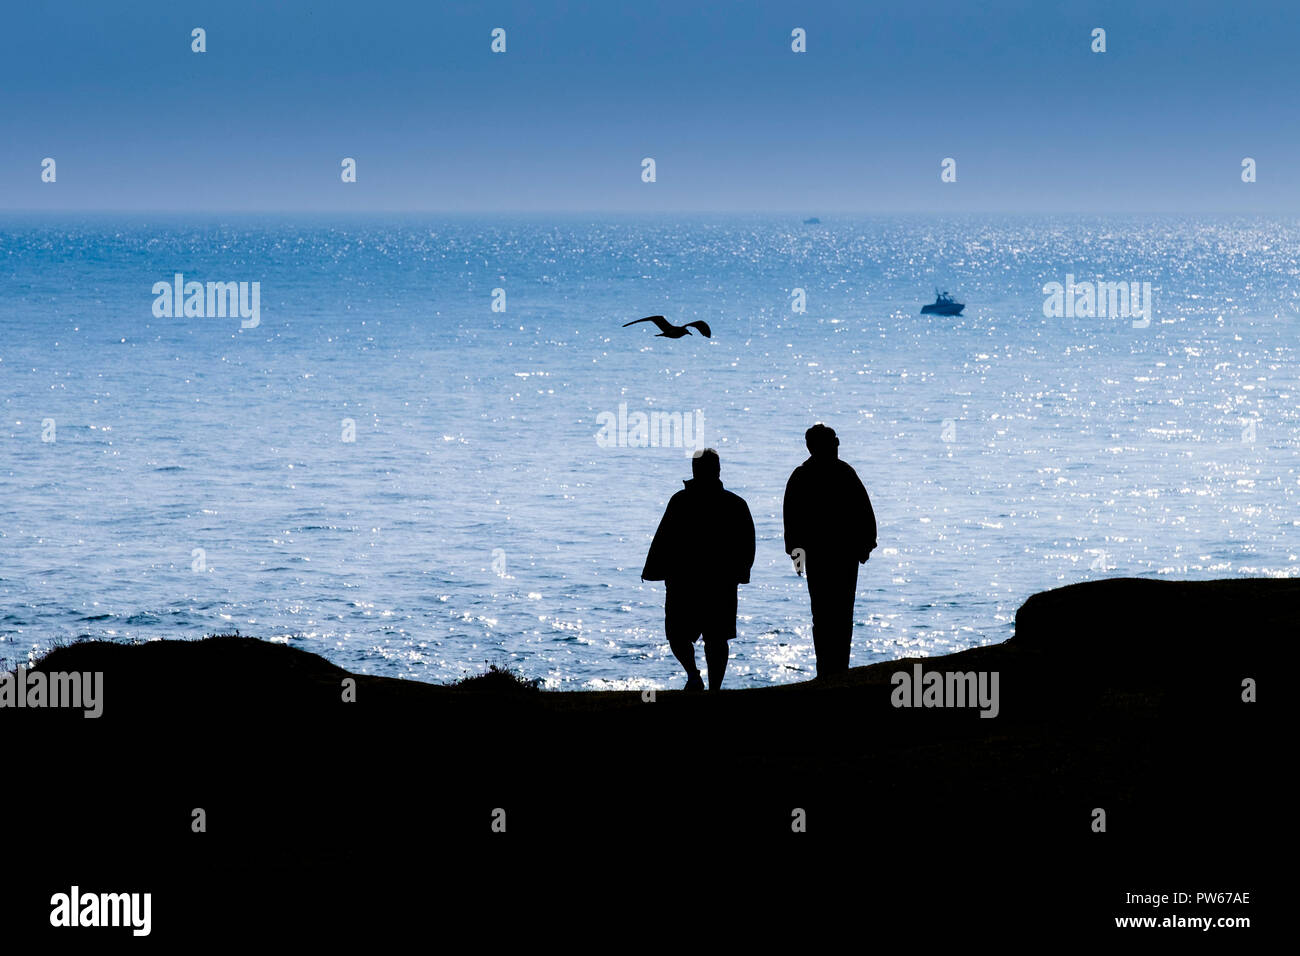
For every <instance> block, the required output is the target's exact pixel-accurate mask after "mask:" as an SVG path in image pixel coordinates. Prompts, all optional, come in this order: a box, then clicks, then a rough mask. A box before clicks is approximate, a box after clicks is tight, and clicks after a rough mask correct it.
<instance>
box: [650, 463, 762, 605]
mask: <svg viewBox="0 0 1300 956" xmlns="http://www.w3.org/2000/svg"><path fill="white" fill-rule="evenodd" d="M683 484H684V485H685V487H684V488H683V489H682V490H681V491H679V492H677V494H675V495H673V496H672V497H671V498H670V499H668V507H667V508H666V509H664V516H663V519H662V520H661V521H660V522H659V529H658V530H657V531H655V536H654V540H653V541H652V542H651V543H650V553H649V554H648V555H646V559H645V567H644V568H643V569H642V571H641V578H642V580H645V581H664V582H666V583H667V585H668V586H669V587H672V586H674V585H675V584H681V585H690V586H705V587H707V586H730V587H734V586H735V585H737V584H748V583H749V571H750V568H752V567H753V566H754V519H753V518H752V517H751V516H750V513H749V505H747V504H745V499H744V498H742V497H740V495H737V494H733V493H732V492H730V491H727V490H726V489H725V488H723V487H722V481H721V480H720V479H718V478H691V479H688V480H687V481H685V482H683Z"/></svg>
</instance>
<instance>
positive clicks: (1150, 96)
mask: <svg viewBox="0 0 1300 956" xmlns="http://www.w3.org/2000/svg"><path fill="white" fill-rule="evenodd" d="M1298 10H1300V8H1296V7H1295V6H1294V5H1292V4H1290V3H1286V4H1284V3H1282V2H1274V3H1253V2H1227V0H1222V2H1218V3H1212V4H1211V3H1204V2H1195V0H1190V2H1189V0H1178V2H1168V3H1166V2H1146V0H1143V2H1140V3H1139V2H1135V0H1125V2H1091V3H1059V4H1058V3H1051V2H1047V0H1038V2H1023V3H1011V2H1003V3H999V2H994V3H988V4H986V3H975V2H942V0H930V2H925V3H890V4H882V3H872V2H866V0H855V2H844V3H826V2H815V0H814V2H808V0H799V2H790V3H772V2H761V0H748V2H740V0H729V2H714V3H705V2H703V0H695V2H681V3H679V2H664V0H647V2H641V3H633V2H618V3H614V2H603V3H600V2H591V3H567V2H558V0H528V2H496V3H492V2H488V3H468V2H467V3H440V2H437V0H418V2H386V0H362V2H355V3H352V2H348V3H342V2H324V3H302V4H298V3H292V2H268V0H251V2H244V0H213V2H206V3H184V2H177V0H163V2H154V0H131V2H122V3H109V2H104V0H92V2H70V0H58V2H43V3H42V2H34V3H6V4H4V5H3V8H2V12H0V91H2V92H3V95H2V96H0V209H10V210H13V209H30V210H44V209H141V210H164V209H166V210H170V209H179V210H216V211H223V210H275V209H282V210H295V211H298V210H322V211H329V210H357V211H360V210H366V209H375V210H405V209H410V210H448V211H475V210H496V211H513V210H519V211H526V210H575V211H611V212H612V211H661V210H662V211H674V212H677V211H690V210H698V211H715V210H716V211H723V210H735V211H754V212H763V211H768V210H772V211H778V210H779V211H798V212H804V213H807V214H808V215H830V214H835V213H840V212H902V211H934V212H942V211H1006V212H1017V211H1028V212H1035V211H1064V212H1106V213H1113V212H1147V211H1189V212H1200V211H1212V212H1232V211H1240V212H1277V213H1287V214H1292V213H1296V212H1300V188H1298V187H1297V179H1298V178H1300V125H1298V124H1297V122H1296V109H1297V103H1298V99H1297V92H1298V91H1300V81H1297V79H1296V73H1297V70H1296V54H1295V50H1296V40H1297V37H1300V30H1298V29H1297V27H1298V26H1300V12H1297V11H1298ZM194 27H203V28H205V29H206V31H207V52H206V53H202V54H198V53H193V52H191V50H190V44H191V38H190V31H191V29H192V28H194ZM494 27H502V28H504V29H505V30H506V31H507V32H506V43H507V49H506V52H505V53H503V54H494V53H492V52H491V50H490V44H491V31H492V29H493V28H494ZM795 27H802V28H803V29H805V30H806V31H807V47H808V50H807V52H806V53H802V54H796V53H794V52H792V51H791V36H790V34H791V30H792V29H794V28H795ZM1094 27H1103V28H1105V30H1106V44H1107V51H1106V52H1105V53H1093V52H1092V51H1091V43H1092V38H1091V32H1092V30H1093V28H1094ZM47 156H49V157H53V158H54V159H55V160H56V162H57V175H58V181H57V182H56V183H54V184H46V183H42V182H41V181H40V172H41V165H40V164H41V160H42V159H43V158H44V157H47ZM647 156H648V157H653V158H654V159H655V161H656V164H657V177H658V181H657V182H655V183H653V184H647V183H643V182H642V181H641V161H642V159H643V158H644V157H647ZM1247 156H1249V157H1252V158H1254V159H1255V160H1256V161H1257V164H1258V181H1257V182H1255V183H1253V184H1249V185H1247V184H1244V183H1243V182H1242V181H1241V162H1242V159H1243V158H1244V157H1247ZM344 157H354V158H355V159H356V160H357V164H358V181H357V182H356V183H354V184H344V183H342V182H341V181H340V176H339V173H340V165H339V164H340V161H341V160H342V159H343V158H344ZM944 157H953V158H954V159H956V161H957V182H956V183H942V182H941V181H940V178H939V173H940V161H941V160H942V159H943V158H944Z"/></svg>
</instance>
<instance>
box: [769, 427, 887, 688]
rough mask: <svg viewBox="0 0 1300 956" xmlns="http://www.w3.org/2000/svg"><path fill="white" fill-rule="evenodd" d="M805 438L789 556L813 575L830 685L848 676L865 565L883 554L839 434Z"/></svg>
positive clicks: (817, 431)
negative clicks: (843, 458) (876, 553)
mask: <svg viewBox="0 0 1300 956" xmlns="http://www.w3.org/2000/svg"><path fill="white" fill-rule="evenodd" d="M803 437H804V441H805V442H806V443H807V445H808V451H809V453H810V457H809V458H808V460H807V461H805V462H804V463H803V464H802V465H800V466H799V467H798V468H796V469H795V470H794V474H792V475H791V476H790V481H789V482H788V483H787V484H786V486H785V550H786V553H787V554H789V555H790V556H791V557H792V558H794V559H795V570H796V571H799V572H800V573H803V571H807V573H808V597H809V598H810V599H811V600H812V619H813V647H814V648H815V649H816V651H817V676H818V677H824V676H826V675H828V674H836V673H839V672H841V671H846V670H848V669H849V648H850V646H851V645H852V642H853V598H854V595H855V594H856V593H857V590H858V565H859V564H864V563H865V562H866V560H867V558H868V557H869V556H870V555H871V552H872V550H873V549H874V548H875V547H876V514H875V512H874V511H872V510H871V499H870V498H869V497H867V489H866V488H864V487H863V486H862V481H861V480H860V479H859V478H858V473H857V472H856V471H854V470H853V468H852V466H850V465H849V464H848V463H847V462H843V461H840V451H839V449H840V440H839V439H838V438H837V437H835V431H834V429H831V428H827V427H826V426H825V425H822V424H820V423H818V424H816V425H814V426H813V427H812V428H810V429H808V431H807V432H805V433H804V436H803ZM796 550H800V551H801V552H802V554H801V555H797V554H795V551H796ZM801 557H802V567H801V561H800V558H801Z"/></svg>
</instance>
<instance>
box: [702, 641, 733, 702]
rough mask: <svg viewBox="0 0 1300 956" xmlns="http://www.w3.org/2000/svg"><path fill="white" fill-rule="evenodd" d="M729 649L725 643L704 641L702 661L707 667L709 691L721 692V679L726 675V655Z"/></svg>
mask: <svg viewBox="0 0 1300 956" xmlns="http://www.w3.org/2000/svg"><path fill="white" fill-rule="evenodd" d="M729 653H730V648H729V647H728V646H727V642H726V641H706V642H705V643H704V660H705V661H706V662H707V663H708V665H709V690H721V689H722V678H723V675H725V674H726V673H727V655H728V654H729Z"/></svg>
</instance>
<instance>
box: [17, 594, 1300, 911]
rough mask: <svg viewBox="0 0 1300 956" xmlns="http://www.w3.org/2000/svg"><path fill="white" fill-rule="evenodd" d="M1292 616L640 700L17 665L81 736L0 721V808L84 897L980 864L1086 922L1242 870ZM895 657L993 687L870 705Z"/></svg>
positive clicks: (1235, 609) (184, 646) (103, 653)
mask: <svg viewBox="0 0 1300 956" xmlns="http://www.w3.org/2000/svg"><path fill="white" fill-rule="evenodd" d="M1297 622H1300V581H1294V580H1258V579H1249V580H1226V581H1211V582H1196V583H1185V582H1167V581H1149V580H1136V579H1115V580H1108V581H1099V582H1092V583H1087V584H1080V585H1074V586H1070V587H1065V588H1061V589H1058V590H1054V591H1049V592H1046V593H1042V594H1037V595H1035V596H1033V597H1032V598H1030V599H1029V600H1028V601H1027V602H1026V603H1025V604H1024V606H1023V607H1022V608H1021V609H1020V611H1019V613H1018V614H1017V618H1016V632H1015V636H1014V637H1013V638H1012V639H1011V640H1009V641H1007V642H1006V643H1004V644H999V645H994V646H989V647H983V648H977V649H974V650H970V651H965V652H962V653H959V654H953V655H950V656H946V657H939V658H927V659H920V660H919V661H912V660H906V661H894V662H889V663H883V664H876V665H873V666H870V667H860V668H855V669H853V670H852V671H851V672H850V673H848V674H847V675H844V676H843V677H842V678H839V679H836V680H832V681H813V682H809V683H806V684H798V685H791V686H782V687H773V688H764V689H745V690H734V691H724V692H722V693H720V694H704V695H688V694H685V693H683V692H680V691H660V692H658V693H657V694H655V695H654V699H653V700H646V699H645V698H644V697H643V695H642V694H640V693H558V692H546V691H536V690H532V689H529V688H527V687H523V686H520V685H519V684H517V683H515V682H513V681H510V680H493V679H490V678H489V679H480V680H475V681H470V682H468V683H466V684H463V685H460V686H433V685H427V684H420V683H415V682H409V681H401V680H393V679H388V678H379V677H367V676H364V675H356V674H349V673H348V672H346V671H344V670H342V669H341V668H338V667H336V666H334V665H332V664H330V663H329V662H327V661H325V660H323V659H321V658H319V657H316V656H314V655H311V654H308V653H305V652H302V651H299V650H296V649H294V648H291V647H288V646H284V645H280V644H270V643H266V642H263V641H259V640H255V639H250V638H242V637H218V638H210V639H208V640H204V641H175V642H170V641H168V642H154V643H150V644H144V645H135V646H128V645H120V644H111V643H101V642H88V643H79V644H74V645H71V646H68V647H63V648H59V649H57V650H55V651H53V652H51V653H50V654H49V655H48V656H47V657H46V658H45V659H44V660H43V661H41V662H40V665H39V667H40V668H42V669H44V670H47V671H49V672H57V671H64V672H69V671H82V672H85V671H100V672H103V674H104V675H105V676H104V691H103V694H104V713H103V716H102V717H100V718H99V719H96V720H87V719H83V718H82V717H80V715H79V714H71V713H62V712H50V711H44V712H37V711H21V712H20V711H8V712H0V722H2V723H3V725H4V727H5V730H6V740H7V741H8V742H9V745H10V749H11V755H12V756H11V759H12V760H13V761H14V762H13V763H12V766H14V768H15V769H16V770H18V771H19V773H20V776H15V777H11V778H10V780H11V781H16V780H19V779H21V780H22V781H23V784H22V787H21V789H20V790H18V789H15V787H14V784H13V783H12V782H11V783H9V784H7V788H8V789H7V792H6V794H5V796H6V799H7V800H8V801H10V802H11V803H12V802H13V801H19V803H16V804H13V805H12V806H11V807H10V809H11V810H12V809H18V810H19V812H24V811H23V808H26V809H25V812H26V813H28V814H30V815H31V816H32V818H33V819H34V820H35V821H36V822H35V824H34V825H35V827H36V828H37V832H38V833H40V834H42V835H43V837H44V838H45V839H47V840H48V843H49V845H50V846H52V847H56V846H57V847H62V848H64V849H63V850H62V851H61V852H63V853H65V854H67V855H68V858H69V859H75V860H79V861H81V863H80V864H79V865H80V867H81V868H80V870H79V871H78V872H82V873H86V874H92V873H95V872H110V873H111V872H113V867H114V866H116V867H118V868H119V870H122V871H126V870H131V868H132V867H135V868H138V869H140V871H141V872H142V873H148V872H153V871H152V870H150V867H161V868H164V869H167V868H171V869H170V870H169V871H174V872H178V873H180V872H189V871H192V870H193V869H194V868H196V867H197V868H199V869H202V870H204V872H206V873H208V874H209V876H210V875H211V874H213V873H221V874H235V875H237V876H238V878H242V879H253V878H255V877H258V876H259V875H260V877H262V878H265V877H266V874H268V873H278V872H284V873H288V872H291V871H293V872H296V869H295V868H301V867H302V866H303V865H304V864H307V865H309V866H310V867H311V868H319V869H320V870H321V872H335V871H337V872H346V873H351V874H353V875H354V876H355V874H357V873H359V872H360V873H369V874H373V877H374V879H376V880H380V881H382V880H383V879H385V878H386V877H388V878H391V877H393V874H394V873H395V872H397V871H396V870H395V869H394V868H393V861H394V860H395V859H400V860H401V861H402V867H403V868H404V867H406V866H411V867H414V869H415V870H416V871H417V872H419V873H424V874H425V878H427V879H428V880H431V881H434V882H435V883H436V885H437V886H438V887H439V890H438V892H439V893H441V894H442V898H443V899H456V898H460V896H461V895H468V896H469V897H475V894H476V892H477V891H476V890H474V889H472V888H471V887H472V886H473V885H474V884H475V881H482V880H485V879H486V880H489V882H494V881H495V882H494V885H498V886H500V887H502V888H504V887H505V886H506V885H508V884H509V883H510V881H512V880H515V879H519V878H522V877H521V874H525V873H526V874H530V875H529V876H528V879H529V880H533V879H535V878H536V879H542V880H543V882H545V880H544V878H542V877H540V876H538V874H541V873H545V872H549V869H550V866H551V865H552V864H555V863H557V862H558V861H561V860H569V861H572V860H575V859H582V860H586V861H588V862H587V864H585V866H586V872H587V878H588V879H589V880H591V881H594V882H595V883H596V884H600V883H602V882H603V881H604V880H606V879H608V878H613V876H614V875H615V874H617V873H619V872H623V873H624V876H627V873H628V871H635V870H636V869H637V868H638V867H640V868H642V869H644V868H645V867H647V866H650V865H651V861H654V865H663V866H666V867H667V868H668V870H669V871H670V872H673V873H678V872H679V869H680V873H681V874H683V875H689V874H690V873H691V872H692V870H693V868H694V867H697V866H704V867H706V868H707V867H708V866H710V865H713V864H714V863H716V862H717V861H718V860H721V859H727V860H731V861H732V862H735V861H738V860H752V861H760V860H767V861H768V862H771V861H773V860H783V861H785V862H783V863H782V864H781V868H782V869H784V868H785V867H786V866H789V867H791V868H793V870H792V872H795V871H799V870H800V868H808V867H812V868H814V869H817V870H818V871H819V872H820V868H821V866H822V864H821V863H819V862H817V861H818V860H821V859H822V858H823V857H822V856H819V855H818V854H823V855H824V854H831V855H833V856H836V857H840V856H843V859H841V860H840V862H841V863H843V864H844V865H847V866H850V867H851V866H856V865H860V866H862V867H864V868H866V869H865V870H864V871H863V874H862V879H864V880H865V879H868V878H871V879H876V878H880V877H882V876H887V875H888V873H891V872H892V873H896V874H897V875H898V876H899V878H900V879H903V874H905V873H913V874H916V873H930V874H931V876H932V878H933V879H934V880H938V881H939V882H938V883H937V884H934V885H930V884H926V887H924V889H925V892H927V893H931V894H932V893H934V892H940V893H941V894H942V892H943V891H942V890H941V889H939V890H936V888H935V887H936V886H937V887H940V888H941V887H942V886H943V885H946V884H944V883H943V881H944V880H948V881H950V882H951V881H956V884H954V885H960V886H979V885H985V887H986V888H987V881H988V880H989V879H993V878H994V877H993V874H996V873H1003V874H1005V872H1007V868H1010V869H1011V871H1013V872H1015V873H1017V874H1018V877H1019V879H1020V883H1014V884H1008V885H1009V886H1012V885H1014V886H1019V887H1020V889H1019V890H1018V892H1023V893H1027V894H1043V895H1044V896H1050V895H1051V894H1050V893H1049V892H1048V889H1049V887H1048V885H1046V884H1044V882H1043V880H1046V879H1048V877H1046V876H1044V877H1043V878H1042V879H1041V880H1040V879H1038V878H1037V877H1036V876H1035V875H1034V874H1035V873H1036V872H1038V871H1037V870H1036V869H1035V868H1036V867H1041V868H1042V870H1041V872H1042V873H1044V874H1051V873H1058V874H1064V875H1059V876H1057V877H1054V878H1055V879H1059V880H1061V881H1062V882H1061V884H1060V885H1061V887H1062V892H1063V894H1065V896H1066V897H1067V898H1068V899H1074V900H1076V901H1077V900H1079V899H1081V896H1080V894H1082V895H1083V896H1086V895H1087V894H1088V893H1090V892H1091V893H1094V894H1096V895H1097V896H1098V897H1099V899H1098V900H1097V901H1095V902H1096V905H1098V906H1103V907H1104V906H1105V905H1108V903H1109V899H1110V896H1111V895H1113V894H1114V893H1117V892H1119V890H1118V889H1116V888H1115V887H1114V886H1112V885H1111V884H1109V883H1106V882H1105V880H1104V879H1103V880H1102V881H1101V882H1097V881H1095V880H1094V881H1092V882H1088V881H1083V882H1081V883H1079V885H1078V886H1075V885H1074V884H1073V883H1072V882H1069V881H1071V880H1073V881H1075V882H1078V881H1080V880H1082V879H1083V877H1082V874H1086V873H1107V872H1109V873H1111V874H1112V876H1113V877H1114V880H1118V881H1120V882H1123V883H1124V885H1127V882H1133V883H1134V884H1135V885H1145V884H1146V883H1150V882H1152V881H1153V880H1158V879H1164V878H1165V877H1163V876H1160V877H1157V875H1156V874H1157V873H1164V872H1165V871H1166V870H1170V869H1177V870H1179V872H1185V873H1186V874H1187V879H1189V880H1191V879H1196V878H1203V879H1213V880H1219V881H1220V882H1222V881H1223V880H1225V879H1229V880H1231V879H1247V878H1248V874H1245V873H1239V872H1236V871H1234V870H1233V867H1234V866H1236V867H1238V868H1241V867H1243V866H1244V859H1243V856H1242V848H1243V847H1251V848H1256V849H1258V848H1260V847H1262V846H1266V845H1267V844H1268V842H1269V841H1270V839H1271V838H1272V836H1273V834H1272V826H1273V821H1272V820H1271V818H1270V817H1269V815H1268V813H1267V812H1265V807H1266V806H1267V801H1268V800H1269V799H1271V797H1270V795H1269V791H1270V788H1271V787H1272V786H1273V783H1272V781H1273V779H1274V777H1275V774H1276V769H1275V766H1276V764H1277V762H1278V756H1279V755H1278V754H1277V753H1275V752H1272V751H1271V750H1270V749H1269V748H1268V746H1267V745H1266V743H1265V740H1266V739H1267V738H1266V737H1265V733H1266V731H1268V729H1269V727H1270V726H1271V723H1272V721H1273V719H1274V718H1271V717H1270V716H1269V714H1270V713H1273V712H1275V711H1274V710H1273V709H1272V708H1270V707H1269V705H1267V704H1265V703H1250V702H1246V701H1244V700H1243V682H1244V681H1247V680H1253V681H1256V682H1257V683H1258V684H1259V685H1260V690H1259V693H1260V694H1261V696H1262V697H1263V698H1264V699H1266V700H1267V699H1268V698H1269V697H1270V696H1272V695H1275V694H1280V693H1281V690H1280V688H1278V687H1277V683H1278V680H1277V678H1278V675H1279V674H1280V673H1281V663H1280V657H1281V654H1282V650H1283V648H1284V646H1286V645H1287V644H1288V642H1290V641H1291V640H1293V639H1294V635H1295V632H1296V625H1297ZM916 663H920V664H921V665H922V667H923V669H924V671H925V672H932V671H938V672H942V673H944V674H947V673H948V672H962V673H983V674H986V675H988V674H991V673H993V672H996V673H997V674H998V705H997V706H998V713H997V716H996V717H994V718H982V717H980V716H979V709H978V708H951V707H945V708H925V707H921V708H916V707H912V708H902V707H896V706H894V704H893V703H892V702H891V697H893V696H894V695H895V687H894V685H893V684H892V683H891V677H892V676H893V675H894V674H895V673H896V672H899V671H907V672H908V673H909V674H910V673H912V668H913V665H914V664H916ZM348 680H353V681H355V701H344V699H343V698H344V696H345V694H344V689H345V682H346V681H348ZM19 752H21V753H23V754H26V756H21V757H20V755H19ZM200 809H201V810H202V815H203V819H204V821H205V825H206V832H201V833H196V832H194V830H195V826H194V823H193V821H194V819H195V811H196V810H200ZM1099 810H1100V811H1103V812H1104V820H1105V831H1104V832H1099V830H1098V828H1097V821H1098V819H1099V816H1098V811H1099ZM10 819H11V820H12V819H13V817H12V816H11V817H10ZM494 824H495V825H496V826H495V829H494ZM801 824H802V826H801ZM502 825H504V828H505V832H504V833H501V832H497V831H499V830H500V828H501V826H502ZM854 861H857V862H856V863H855V862H854ZM1234 861H1235V862H1234ZM882 867H883V868H884V869H883V870H882V869H880V868H882ZM1144 868H1145V869H1144ZM1198 868H1199V869H1198ZM403 872H405V869H403ZM1144 873H1145V874H1146V875H1145V876H1144ZM235 878H236V876H232V877H231V879H235ZM699 878H700V879H703V880H705V881H706V882H707V877H705V876H700V877H699ZM1002 878H1005V875H1004V876H1003V877H1002ZM1171 878H1172V877H1171ZM927 879H928V878H927ZM1114 880H1113V881H1112V882H1114ZM1125 881H1126V882H1125ZM1067 883H1069V886H1070V887H1071V888H1070V889H1069V890H1068V892H1067V891H1066V887H1067ZM1021 884H1023V885H1021ZM403 885H404V886H410V885H412V884H409V883H404V884H403ZM529 886H530V888H533V889H536V887H534V886H533V884H532V883H531V882H530V883H529ZM1090 887H1091V889H1090ZM950 889H951V887H950ZM1062 905H1067V904H1066V903H1064V902H1063V903H1062ZM1117 906H1118V904H1117ZM1116 911H1117V912H1123V910H1122V909H1117V910H1116Z"/></svg>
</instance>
